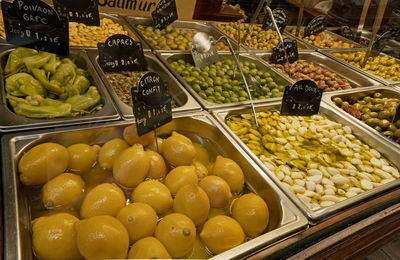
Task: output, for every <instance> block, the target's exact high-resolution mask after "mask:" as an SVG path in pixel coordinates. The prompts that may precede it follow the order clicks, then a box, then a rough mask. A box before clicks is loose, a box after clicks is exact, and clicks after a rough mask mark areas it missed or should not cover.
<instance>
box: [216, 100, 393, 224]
mask: <svg viewBox="0 0 400 260" xmlns="http://www.w3.org/2000/svg"><path fill="white" fill-rule="evenodd" d="M279 104H280V103H279V102H274V103H270V104H267V105H262V104H257V105H255V108H256V112H261V111H270V110H276V109H278V110H279ZM321 108H323V110H324V112H322V114H326V113H325V112H332V114H336V118H335V117H333V116H332V115H331V114H329V115H327V116H328V118H330V119H331V120H333V121H337V122H339V123H342V124H344V125H349V126H350V127H351V128H352V131H353V134H354V135H355V136H356V137H357V138H359V139H360V140H361V141H363V142H364V143H367V144H368V145H369V146H370V147H374V148H375V149H376V150H378V151H379V152H381V154H383V155H384V156H385V157H386V158H387V159H388V160H389V161H390V162H391V163H392V164H394V165H395V166H396V167H397V168H398V169H400V161H398V160H397V161H396V160H394V158H395V156H396V154H398V152H397V151H396V149H394V147H392V146H388V143H387V141H386V140H384V139H385V138H384V137H383V136H376V135H372V134H371V133H370V132H366V131H365V130H364V129H363V128H362V126H360V125H359V124H354V123H353V122H352V121H351V120H348V118H347V117H345V118H340V117H339V113H337V111H336V110H333V109H332V108H331V106H330V105H327V104H326V103H325V102H324V101H322V103H321ZM242 110H243V113H250V111H249V109H248V108H247V107H243V106H241V107H236V108H235V109H230V110H227V109H219V110H213V111H211V114H212V115H213V116H214V118H215V119H216V120H217V121H218V124H219V126H220V127H222V128H224V129H225V131H226V133H228V134H229V135H230V136H231V137H232V138H233V140H234V141H235V142H236V144H238V145H239V146H240V147H241V148H242V149H243V150H245V151H246V152H247V153H248V154H249V156H250V157H251V158H252V160H253V162H254V163H256V164H257V165H258V166H259V167H260V168H261V169H262V170H263V171H264V173H265V174H267V175H268V176H269V177H270V178H271V179H272V180H273V181H274V182H275V184H276V185H277V186H278V187H279V188H280V189H281V190H282V192H284V193H285V194H286V195H287V197H289V198H290V199H291V200H292V202H293V203H294V204H295V205H296V206H297V207H298V208H300V209H301V211H302V212H303V214H305V215H306V216H307V218H308V220H309V222H310V224H317V223H319V222H321V221H323V220H325V219H327V218H330V217H332V216H334V215H335V214H336V213H338V212H339V211H341V210H344V209H346V208H349V207H351V206H353V205H355V204H358V203H361V202H362V201H364V200H367V199H369V198H371V197H373V196H376V195H378V194H381V193H384V192H386V191H388V190H390V189H394V188H396V187H398V186H400V178H399V179H396V180H394V181H392V182H389V183H386V184H383V185H381V186H379V187H376V188H374V189H372V190H369V191H365V192H363V193H361V194H358V195H357V196H354V197H351V198H348V199H346V200H344V201H341V202H338V203H336V204H334V205H332V206H329V207H325V208H319V209H317V210H312V209H310V208H309V207H308V206H307V205H305V204H304V203H303V202H302V201H301V200H300V199H298V198H297V197H296V196H295V195H294V193H292V192H291V191H288V190H287V189H286V188H285V187H284V186H283V185H282V183H281V181H279V179H278V178H277V177H276V176H275V174H274V173H273V172H272V171H270V170H269V169H268V168H267V167H266V166H265V165H264V164H263V163H262V161H261V160H260V159H259V158H258V157H257V156H256V155H255V154H254V153H253V152H252V151H251V150H250V149H249V148H248V147H247V146H246V144H245V143H243V142H242V141H241V140H240V139H239V137H237V136H236V135H235V134H234V133H233V132H232V130H231V129H230V128H229V127H228V126H227V125H226V123H225V117H226V116H227V115H228V114H230V113H234V112H238V111H242ZM257 110H258V111H257ZM239 114H242V112H239ZM337 119H339V120H337ZM360 135H366V136H365V137H364V138H360V137H359V136H360ZM369 138H370V139H369ZM367 139H368V140H369V141H371V140H372V141H373V142H374V144H373V145H371V144H370V142H365V140H367ZM377 144H379V145H377ZM380 145H382V146H383V147H384V148H382V146H380ZM383 149H385V152H382V150H383ZM392 157H393V158H392ZM389 158H390V159H389ZM399 201H400V198H399Z"/></svg>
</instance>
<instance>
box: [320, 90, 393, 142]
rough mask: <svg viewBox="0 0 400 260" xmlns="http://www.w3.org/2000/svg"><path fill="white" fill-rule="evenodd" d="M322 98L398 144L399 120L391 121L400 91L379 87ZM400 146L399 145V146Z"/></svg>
mask: <svg viewBox="0 0 400 260" xmlns="http://www.w3.org/2000/svg"><path fill="white" fill-rule="evenodd" d="M324 100H326V101H327V102H329V103H331V104H334V105H335V106H337V107H338V108H341V109H343V110H344V111H346V112H347V113H348V114H349V115H351V116H353V117H354V118H357V119H358V120H361V121H362V122H363V123H364V124H366V125H368V126H369V127H367V126H366V127H367V128H368V129H369V130H371V131H373V132H375V131H374V130H372V129H375V130H376V131H378V132H379V133H381V134H382V135H384V136H386V137H388V138H389V139H390V140H392V141H394V142H396V143H398V144H400V120H397V121H393V119H394V117H395V115H396V108H397V107H398V106H399V104H400V91H399V90H398V89H396V88H391V87H390V88H389V87H386V88H385V87H379V88H368V90H367V89H366V90H358V91H351V92H347V93H345V94H331V95H327V96H324ZM399 148H400V146H399Z"/></svg>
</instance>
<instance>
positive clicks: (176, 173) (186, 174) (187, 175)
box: [164, 166, 199, 194]
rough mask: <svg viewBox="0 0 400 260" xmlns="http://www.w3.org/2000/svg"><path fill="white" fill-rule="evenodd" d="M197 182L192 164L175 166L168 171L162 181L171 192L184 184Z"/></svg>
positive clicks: (174, 192)
mask: <svg viewBox="0 0 400 260" xmlns="http://www.w3.org/2000/svg"><path fill="white" fill-rule="evenodd" d="M198 182H199V180H198V177H197V174H196V168H195V167H194V166H179V167H176V168H175V169H173V170H172V171H170V172H169V173H168V175H167V177H166V178H165V181H164V183H165V185H166V186H167V187H168V189H169V190H170V191H171V193H172V194H176V193H177V192H178V190H179V189H180V188H181V187H182V186H184V185H186V184H190V183H193V184H197V183H198Z"/></svg>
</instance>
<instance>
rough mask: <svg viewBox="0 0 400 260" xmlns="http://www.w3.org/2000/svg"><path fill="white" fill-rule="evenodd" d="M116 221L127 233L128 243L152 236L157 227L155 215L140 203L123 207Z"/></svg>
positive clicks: (149, 208) (150, 209)
mask: <svg viewBox="0 0 400 260" xmlns="http://www.w3.org/2000/svg"><path fill="white" fill-rule="evenodd" d="M117 219H118V220H119V221H120V222H121V223H122V224H123V225H124V226H125V228H126V230H128V233H129V242H130V243H131V244H132V243H134V242H135V241H137V240H139V239H141V238H144V237H148V236H152V235H153V233H154V231H155V230H156V226H157V214H156V212H155V211H154V209H153V208H152V207H150V206H149V205H147V204H146V203H142V202H135V203H132V204H129V205H127V206H125V207H123V208H122V209H121V210H120V211H119V212H118V214H117Z"/></svg>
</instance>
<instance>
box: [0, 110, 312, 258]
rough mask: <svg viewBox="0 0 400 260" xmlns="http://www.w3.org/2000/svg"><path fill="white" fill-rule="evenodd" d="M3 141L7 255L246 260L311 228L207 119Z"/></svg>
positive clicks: (185, 118)
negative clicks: (142, 130)
mask: <svg viewBox="0 0 400 260" xmlns="http://www.w3.org/2000/svg"><path fill="white" fill-rule="evenodd" d="M3 140H4V142H3V143H2V145H3V146H2V155H3V158H2V159H3V162H4V163H3V169H2V170H3V172H4V173H5V175H4V180H3V182H2V184H3V187H2V188H3V190H4V191H7V192H5V193H4V196H5V198H4V205H3V210H4V214H5V215H6V216H9V221H7V222H6V223H5V224H4V226H3V229H4V234H5V236H6V238H5V243H4V256H5V258H7V259H33V258H35V257H37V258H40V259H81V258H85V259H125V258H129V259H151V258H159V259H170V258H173V259H177V258H184V259H206V258H211V257H216V258H218V259H238V258H244V257H246V256H248V255H250V254H251V253H252V252H254V251H255V250H258V249H260V248H266V247H268V246H270V245H271V244H273V243H274V242H276V241H279V240H281V239H284V238H286V237H288V236H290V235H292V234H294V233H296V232H298V231H300V230H302V229H304V228H306V226H307V224H308V222H307V219H306V217H305V216H304V215H302V214H301V212H300V211H299V210H298V209H297V208H296V207H295V206H294V205H293V203H292V202H291V201H290V200H289V199H288V198H287V197H286V195H285V194H283V192H281V191H280V190H279V188H278V187H277V186H276V184H275V183H274V182H273V181H272V180H271V179H270V178H268V177H267V176H265V175H263V174H262V172H261V170H260V169H259V168H258V167H257V166H256V165H253V164H251V163H250V161H249V160H248V156H247V155H246V153H245V152H244V151H243V150H242V149H241V148H240V147H238V146H237V145H236V144H235V143H234V141H233V140H232V138H230V137H229V135H225V134H224V132H223V130H220V129H219V127H218V126H217V124H216V121H215V119H214V118H213V117H212V116H211V115H209V114H202V113H195V114H191V115H190V116H184V115H180V116H176V117H174V119H173V120H172V122H170V123H168V124H166V125H163V126H162V127H160V128H158V129H157V138H156V136H155V134H154V133H148V134H146V135H143V136H140V137H139V136H138V135H137V132H136V125H132V124H127V123H126V122H115V123H106V124H102V125H92V126H90V127H82V128H79V127H74V128H60V129H57V130H55V131H54V132H53V133H49V132H47V131H36V132H28V133H24V134H14V135H7V136H5V137H4V139H3ZM132 173H134V174H132ZM13 230H14V231H15V230H19V232H13ZM54 234H57V236H55V235H54ZM99 248H101V250H99Z"/></svg>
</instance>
